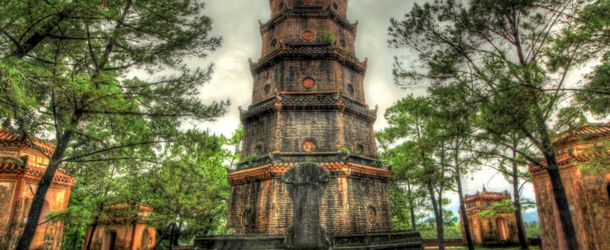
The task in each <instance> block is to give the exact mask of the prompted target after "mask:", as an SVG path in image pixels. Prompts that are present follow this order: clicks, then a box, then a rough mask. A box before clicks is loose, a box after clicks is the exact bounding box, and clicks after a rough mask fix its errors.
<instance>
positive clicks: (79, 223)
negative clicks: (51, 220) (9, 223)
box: [56, 130, 241, 249]
mask: <svg viewBox="0 0 610 250" xmlns="http://www.w3.org/2000/svg"><path fill="white" fill-rule="evenodd" d="M240 134H241V130H238V131H236V132H235V135H234V136H232V137H230V138H225V137H222V136H214V135H210V134H209V133H208V132H201V131H196V130H189V131H186V132H183V133H180V134H178V135H176V137H175V138H176V142H173V143H168V144H165V145H164V146H163V147H161V148H159V150H158V151H157V152H154V156H151V158H154V159H155V162H154V163H152V162H149V163H147V164H143V165H140V164H139V163H137V162H135V163H131V162H124V161H121V162H117V163H116V164H112V166H111V167H110V168H103V167H102V164H100V165H96V166H91V167H82V166H79V168H78V170H79V171H81V173H82V175H79V181H78V182H76V185H75V186H74V188H73V190H72V194H71V199H70V205H69V207H68V210H67V211H65V215H63V216H61V217H58V218H56V219H59V220H63V221H64V223H65V230H64V238H63V243H62V246H64V248H65V249H82V246H83V242H84V240H85V238H84V234H85V229H86V227H87V226H89V225H91V224H93V223H94V221H100V220H101V221H103V220H104V219H108V218H110V217H111V216H112V214H108V213H107V212H105V211H104V210H105V209H104V208H105V207H107V206H109V205H113V204H131V205H137V204H146V205H148V206H150V207H152V208H153V210H154V211H153V214H152V216H151V218H150V219H151V221H152V222H151V223H152V225H153V226H155V227H156V228H157V230H158V233H159V234H158V238H157V239H158V240H160V241H161V246H168V245H169V241H170V238H171V239H172V240H173V242H174V243H181V244H192V240H193V238H194V236H195V234H196V233H207V234H227V233H230V230H228V229H227V228H226V220H225V217H226V213H227V203H226V200H227V199H228V196H229V185H228V183H227V178H226V175H227V169H228V167H229V166H230V164H232V163H231V162H232V161H233V160H234V159H237V158H238V156H236V155H238V154H239V152H236V151H234V150H233V149H235V148H238V147H236V146H237V145H238V144H239V142H240V140H236V138H241V136H240ZM236 143H237V145H236ZM133 207H136V206H133ZM124 212H126V213H135V210H133V209H131V210H125V211H124ZM171 227H174V228H178V227H180V228H181V230H173V231H172V230H170V228H171ZM170 236H171V237H170Z"/></svg>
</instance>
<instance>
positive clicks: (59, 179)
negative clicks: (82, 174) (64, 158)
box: [0, 157, 74, 186]
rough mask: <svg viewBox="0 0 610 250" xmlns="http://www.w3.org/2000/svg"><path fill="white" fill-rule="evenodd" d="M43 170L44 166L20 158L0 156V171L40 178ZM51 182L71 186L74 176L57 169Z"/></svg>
mask: <svg viewBox="0 0 610 250" xmlns="http://www.w3.org/2000/svg"><path fill="white" fill-rule="evenodd" d="M44 171H45V169H44V168H40V167H35V166H29V165H26V164H25V162H24V161H23V160H22V159H20V158H15V157H0V173H8V174H25V175H26V176H29V177H33V178H35V179H40V178H41V177H42V175H43V174H44ZM53 182H55V183H58V184H64V185H70V186H71V185H73V184H74V177H72V176H70V175H68V174H67V173H66V172H65V171H63V170H61V169H58V170H57V172H55V176H53Z"/></svg>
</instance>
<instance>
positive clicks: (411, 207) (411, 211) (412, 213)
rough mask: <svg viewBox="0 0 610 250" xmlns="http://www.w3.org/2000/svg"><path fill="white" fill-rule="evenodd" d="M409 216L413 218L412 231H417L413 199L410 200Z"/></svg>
mask: <svg viewBox="0 0 610 250" xmlns="http://www.w3.org/2000/svg"><path fill="white" fill-rule="evenodd" d="M409 216H411V230H413V231H417V222H416V221H417V218H415V206H414V205H413V200H412V199H409Z"/></svg>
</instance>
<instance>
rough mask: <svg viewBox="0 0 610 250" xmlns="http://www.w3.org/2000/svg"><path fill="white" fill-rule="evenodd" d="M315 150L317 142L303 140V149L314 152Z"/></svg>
mask: <svg viewBox="0 0 610 250" xmlns="http://www.w3.org/2000/svg"><path fill="white" fill-rule="evenodd" d="M314 150H316V144H315V143H314V142H313V141H311V140H305V142H303V151H305V152H312V151H314Z"/></svg>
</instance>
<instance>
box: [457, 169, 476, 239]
mask: <svg viewBox="0 0 610 250" xmlns="http://www.w3.org/2000/svg"><path fill="white" fill-rule="evenodd" d="M456 164H458V163H457V162H456ZM455 172H456V174H455V182H456V184H457V191H458V196H459V199H460V213H461V214H462V223H463V225H464V237H465V238H466V245H467V246H468V249H469V250H474V244H473V242H472V236H471V235H470V222H469V221H468V216H467V214H466V206H465V205H464V192H463V191H462V178H461V176H460V168H459V167H458V166H457V165H456V171H455Z"/></svg>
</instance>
